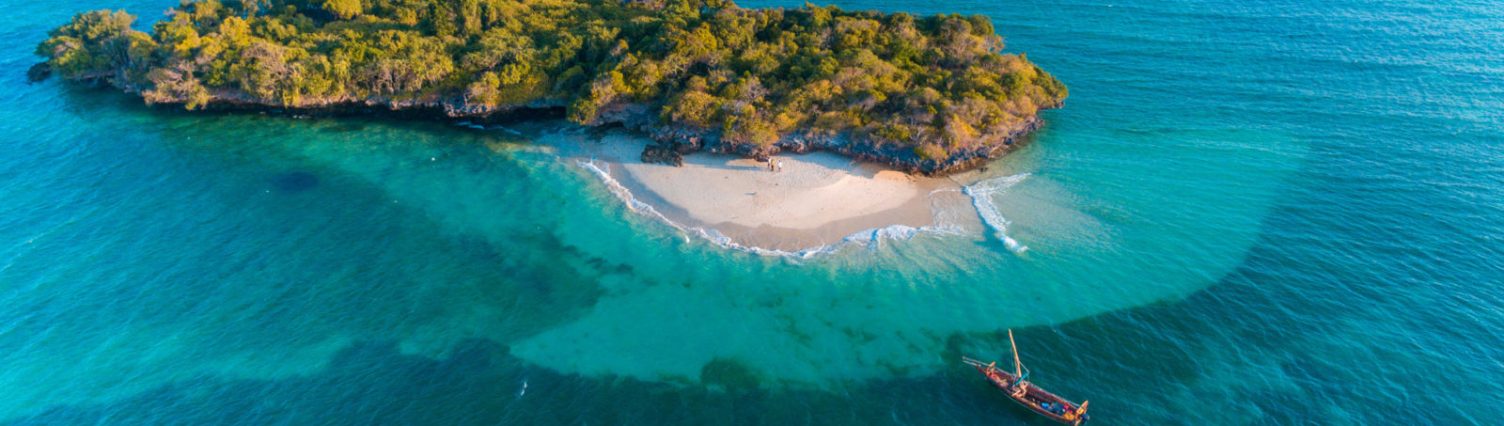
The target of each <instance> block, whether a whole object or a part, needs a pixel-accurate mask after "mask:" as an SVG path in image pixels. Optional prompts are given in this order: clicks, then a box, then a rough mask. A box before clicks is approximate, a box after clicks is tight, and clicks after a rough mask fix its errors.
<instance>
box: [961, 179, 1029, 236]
mask: <svg viewBox="0 0 1504 426" xmlns="http://www.w3.org/2000/svg"><path fill="white" fill-rule="evenodd" d="M1028 178H1029V174H1028V173H1019V174H1016V175H1011V176H1000V177H995V178H991V179H986V180H982V181H979V182H977V183H973V184H971V185H963V186H961V193H962V194H966V196H967V197H971V205H972V206H975V207H976V209H977V216H980V217H981V218H982V223H984V224H986V225H987V227H988V228H992V232H993V234H992V235H993V236H995V237H997V239H998V240H1000V241H1002V242H1003V246H1004V247H1007V248H1008V251H1012V252H1013V253H1014V254H1024V252H1027V251H1029V246H1026V245H1023V244H1021V243H1019V242H1018V240H1015V239H1013V237H1009V236H1008V225H1011V224H1012V223H1013V222H1009V221H1008V218H1005V217H1003V213H1002V212H1000V211H998V209H997V204H994V203H993V202H992V196H994V195H998V194H1002V193H1005V192H1008V189H1009V188H1012V187H1013V186H1014V185H1018V184H1019V182H1023V181H1024V179H1028Z"/></svg>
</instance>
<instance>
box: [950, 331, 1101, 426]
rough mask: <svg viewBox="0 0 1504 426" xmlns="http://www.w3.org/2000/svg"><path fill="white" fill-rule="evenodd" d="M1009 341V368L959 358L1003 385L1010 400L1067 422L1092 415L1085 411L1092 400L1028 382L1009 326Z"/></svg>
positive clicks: (1076, 421) (1077, 421)
mask: <svg viewBox="0 0 1504 426" xmlns="http://www.w3.org/2000/svg"><path fill="white" fill-rule="evenodd" d="M1008 344H1009V345H1011V346H1013V371H1012V372H1009V371H1005V370H1000V369H998V368H997V362H990V363H983V362H982V361H978V360H975V359H971V358H967V357H961V361H962V362H965V363H966V364H967V365H970V366H972V367H976V369H977V371H978V372H981V373H982V375H983V376H986V377H987V380H988V381H990V382H992V384H993V385H995V386H997V387H998V389H1002V390H1003V392H1005V393H1006V394H1007V395H1008V398H1010V399H1012V400H1013V402H1017V403H1018V404H1019V405H1022V406H1024V408H1028V409H1029V410H1030V411H1033V412H1035V413H1037V414H1039V415H1041V416H1045V417H1048V418H1049V419H1050V420H1054V421H1057V422H1060V423H1064V424H1068V425H1080V424H1082V423H1086V421H1087V420H1088V419H1090V418H1091V416H1088V415H1087V414H1086V404H1088V403H1090V402H1091V401H1086V402H1082V403H1080V404H1077V403H1074V402H1071V401H1068V400H1066V399H1065V398H1061V397H1060V396H1058V395H1055V394H1053V393H1050V392H1049V391H1046V390H1044V389H1040V388H1039V387H1038V386H1034V385H1033V383H1030V382H1029V380H1028V374H1025V373H1024V366H1023V363H1022V362H1019V359H1018V344H1017V343H1014V342H1013V330H1008Z"/></svg>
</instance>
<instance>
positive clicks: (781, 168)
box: [778, 160, 783, 172]
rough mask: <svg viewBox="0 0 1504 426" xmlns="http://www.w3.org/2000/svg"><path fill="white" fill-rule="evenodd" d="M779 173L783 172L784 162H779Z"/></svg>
mask: <svg viewBox="0 0 1504 426" xmlns="http://www.w3.org/2000/svg"><path fill="white" fill-rule="evenodd" d="M778 171H780V172H781V171H783V160H778Z"/></svg>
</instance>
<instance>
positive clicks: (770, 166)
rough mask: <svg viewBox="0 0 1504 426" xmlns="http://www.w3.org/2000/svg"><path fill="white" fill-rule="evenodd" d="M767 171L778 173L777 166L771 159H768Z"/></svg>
mask: <svg viewBox="0 0 1504 426" xmlns="http://www.w3.org/2000/svg"><path fill="white" fill-rule="evenodd" d="M768 171H770V172H776V171H778V164H777V163H774V162H773V159H772V158H771V157H770V158H768Z"/></svg>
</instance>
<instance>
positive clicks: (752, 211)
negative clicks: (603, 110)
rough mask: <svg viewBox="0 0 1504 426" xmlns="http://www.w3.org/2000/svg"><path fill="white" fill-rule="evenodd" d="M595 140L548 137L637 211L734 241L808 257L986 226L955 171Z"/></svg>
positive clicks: (611, 136) (624, 137) (618, 138)
mask: <svg viewBox="0 0 1504 426" xmlns="http://www.w3.org/2000/svg"><path fill="white" fill-rule="evenodd" d="M595 139H597V138H595V137H591V136H586V135H582V134H579V133H578V132H556V133H553V134H545V135H542V137H541V138H540V142H543V143H545V144H547V145H552V146H555V147H557V148H559V149H560V155H561V157H562V159H564V160H568V161H573V162H574V163H575V164H577V165H578V166H580V167H582V168H585V169H587V170H589V172H590V173H592V174H594V175H595V176H596V177H597V178H599V179H602V180H603V181H604V183H605V184H606V185H607V186H608V188H609V189H610V190H611V192H613V193H614V194H615V195H616V197H617V198H619V199H621V201H622V202H624V203H625V204H626V205H627V207H628V208H629V209H631V210H634V211H637V212H639V213H642V214H644V215H647V216H651V217H655V219H658V220H660V221H663V222H666V223H667V224H668V225H669V226H671V227H674V228H677V229H679V230H680V231H681V232H685V233H686V234H693V235H698V236H699V237H702V238H704V239H706V240H709V241H711V242H712V243H715V244H717V245H720V246H723V247H726V248H732V249H739V250H743V251H749V252H753V253H757V254H763V255H779V256H788V257H796V258H804V257H809V256H812V255H815V254H818V253H824V252H828V251H832V250H836V249H838V248H839V247H842V246H845V245H847V244H853V243H854V244H862V245H867V244H873V243H879V242H880V241H882V240H886V239H909V238H913V237H914V236H917V235H920V234H924V233H935V234H954V235H959V234H963V233H965V234H972V233H973V232H963V230H966V229H981V228H982V227H983V226H984V224H983V223H982V221H981V220H979V219H977V215H976V212H975V211H974V210H973V207H972V204H973V200H972V198H971V197H970V196H968V195H967V194H966V193H965V191H964V187H963V185H961V184H959V183H957V182H955V181H954V180H951V179H949V178H937V177H927V176H917V175H911V174H907V173H903V172H899V171H894V170H888V169H885V168H883V167H882V166H880V165H877V164H871V163H863V162H860V161H856V160H851V159H849V158H845V157H840V156H838V155H836V154H832V153H825V152H815V153H809V154H796V155H783V156H776V157H774V161H780V160H781V161H783V162H784V169H783V170H782V171H778V172H774V171H769V170H768V169H767V168H766V167H767V163H765V162H757V161H755V160H750V159H745V158H739V157H733V156H729V155H725V154H711V153H704V154H700V155H695V156H690V157H686V161H685V165H684V166H683V167H675V166H670V165H663V164H655V163H642V162H640V161H639V160H638V158H636V153H637V152H638V151H639V150H640V148H641V147H643V146H646V145H649V144H651V142H650V141H647V140H642V139H640V138H638V137H635V136H634V135H631V134H627V133H626V132H611V133H608V134H605V135H600V136H599V137H598V140H595ZM946 213H952V214H946ZM955 213H959V214H955ZM968 219H969V220H968ZM977 234H980V233H979V232H977Z"/></svg>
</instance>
